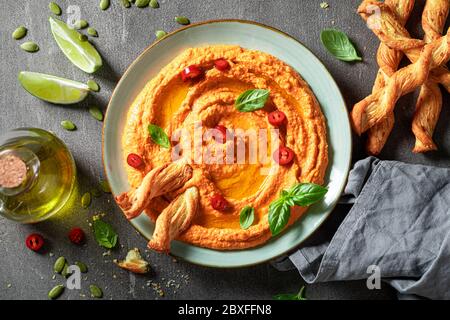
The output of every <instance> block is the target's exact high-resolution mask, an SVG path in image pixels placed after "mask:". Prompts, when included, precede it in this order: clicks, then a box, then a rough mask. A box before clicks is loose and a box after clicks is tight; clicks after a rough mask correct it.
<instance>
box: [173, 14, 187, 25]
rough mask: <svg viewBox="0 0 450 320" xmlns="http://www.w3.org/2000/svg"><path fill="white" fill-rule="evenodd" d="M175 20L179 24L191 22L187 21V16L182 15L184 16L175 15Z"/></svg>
mask: <svg viewBox="0 0 450 320" xmlns="http://www.w3.org/2000/svg"><path fill="white" fill-rule="evenodd" d="M175 21H176V22H178V23H179V24H181V25H183V26H185V25H188V24H190V23H191V21H189V19H188V18H186V17H184V16H178V17H175Z"/></svg>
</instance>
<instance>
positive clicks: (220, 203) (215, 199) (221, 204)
mask: <svg viewBox="0 0 450 320" xmlns="http://www.w3.org/2000/svg"><path fill="white" fill-rule="evenodd" d="M211 206H212V207H213V208H214V209H216V210H218V211H225V210H227V209H228V207H229V204H228V201H227V200H226V199H225V198H224V197H223V196H222V195H221V194H219V193H216V194H215V195H213V196H212V197H211Z"/></svg>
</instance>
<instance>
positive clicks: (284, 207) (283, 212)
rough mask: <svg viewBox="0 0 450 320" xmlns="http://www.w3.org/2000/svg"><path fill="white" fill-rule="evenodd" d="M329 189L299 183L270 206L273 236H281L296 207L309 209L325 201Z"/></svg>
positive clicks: (283, 192) (284, 191)
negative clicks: (292, 210) (312, 205)
mask: <svg viewBox="0 0 450 320" xmlns="http://www.w3.org/2000/svg"><path fill="white" fill-rule="evenodd" d="M327 191H328V189H327V188H324V187H322V186H320V185H318V184H314V183H299V184H297V185H295V186H293V187H292V188H290V189H289V190H283V191H281V196H280V198H278V199H277V200H275V201H273V202H272V203H271V204H270V205H269V215H268V219H269V227H270V231H271V232H272V235H273V236H275V235H277V234H279V233H280V232H281V231H282V230H283V228H284V227H285V226H286V225H287V223H288V221H289V218H290V216H291V207H293V206H294V205H296V206H302V207H307V206H310V205H311V204H313V203H316V202H317V201H319V200H321V199H323V197H324V196H325V194H326V193H327Z"/></svg>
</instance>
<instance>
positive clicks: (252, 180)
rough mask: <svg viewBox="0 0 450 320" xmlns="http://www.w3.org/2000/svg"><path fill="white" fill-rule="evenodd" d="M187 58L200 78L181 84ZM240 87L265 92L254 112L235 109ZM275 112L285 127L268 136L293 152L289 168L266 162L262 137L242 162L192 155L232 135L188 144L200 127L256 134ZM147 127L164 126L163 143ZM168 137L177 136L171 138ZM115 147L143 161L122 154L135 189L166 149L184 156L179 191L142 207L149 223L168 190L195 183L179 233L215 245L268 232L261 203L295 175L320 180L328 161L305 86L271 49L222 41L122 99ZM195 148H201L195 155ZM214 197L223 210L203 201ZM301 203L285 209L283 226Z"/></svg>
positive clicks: (319, 120)
mask: <svg viewBox="0 0 450 320" xmlns="http://www.w3.org/2000/svg"><path fill="white" fill-rule="evenodd" d="M217 59H225V60H226V61H228V63H229V65H230V67H229V69H228V70H225V71H220V70H218V69H217V68H215V67H214V61H216V60H217ZM191 65H196V66H199V67H200V68H202V70H204V75H203V77H202V78H201V79H198V80H196V81H186V82H185V81H183V80H182V79H181V77H180V73H181V72H182V71H183V70H184V69H185V68H187V67H188V66H191ZM249 89H267V90H270V97H269V99H268V101H267V103H266V105H265V107H264V108H263V109H260V110H256V111H253V112H241V111H239V110H237V109H236V108H235V101H236V99H237V98H238V96H239V95H240V94H241V93H242V92H244V91H246V90H249ZM274 110H280V111H282V112H283V113H284V114H285V115H286V118H287V119H286V123H285V125H284V126H282V127H280V128H278V129H279V136H278V138H277V139H278V140H279V141H277V142H278V143H279V144H281V145H285V146H287V147H289V148H290V149H291V150H293V151H294V153H295V157H294V160H293V162H292V163H291V164H290V165H289V166H279V165H277V164H276V163H274V161H273V159H272V156H271V154H272V152H273V146H272V142H270V141H269V142H268V143H267V145H266V147H267V150H266V152H265V156H266V157H265V158H264V157H263V158H264V159H265V160H264V161H262V160H259V161H251V160H252V159H250V158H251V156H250V155H249V154H247V153H246V154H245V155H244V163H242V162H239V161H237V156H236V154H234V156H233V157H232V159H231V160H232V161H230V159H228V160H224V161H223V162H225V163H205V161H201V157H202V155H204V152H206V151H205V150H210V149H208V148H209V147H214V148H215V149H214V150H215V151H214V152H213V154H214V153H215V154H217V153H219V154H224V153H226V152H227V148H228V147H230V144H231V148H232V149H233V148H235V144H234V145H233V142H234V140H233V141H227V142H226V143H223V144H219V143H217V142H216V141H215V140H214V139H213V138H211V139H205V137H203V139H201V140H200V142H198V141H197V142H195V139H194V138H193V137H194V136H195V133H196V132H197V134H198V132H201V134H204V133H205V132H206V131H207V129H210V128H215V127H216V126H217V125H222V126H224V127H226V128H227V129H228V130H230V131H233V130H236V129H242V130H249V129H254V130H255V131H256V132H260V129H266V130H267V132H269V131H270V130H271V129H273V126H272V125H271V124H270V123H269V122H268V114H269V113H270V112H272V111H274ZM150 124H155V125H157V126H159V127H161V128H162V129H163V130H164V131H165V132H166V133H167V135H168V136H169V137H170V138H171V139H172V148H170V149H166V148H162V147H161V146H159V145H158V144H156V143H154V142H153V141H152V139H151V138H150V136H149V132H148V126H149V125H150ZM180 129H182V130H184V131H180ZM263 131H264V130H263ZM180 132H182V133H181V134H180ZM174 139H175V140H177V142H173V140H174ZM192 140H194V141H192ZM260 140H261V139H259V138H258V139H256V141H260ZM242 141H243V143H244V144H245V145H247V144H250V142H249V141H250V140H249V138H248V137H247V138H245V137H244V139H243V140H242ZM122 146H123V153H124V155H125V158H126V155H128V154H130V153H135V154H139V155H140V156H141V157H142V159H143V161H144V163H145V166H144V167H143V168H142V169H140V170H136V169H134V168H132V167H130V166H128V165H127V164H126V159H124V161H125V166H126V167H127V174H128V180H129V183H130V185H131V187H134V188H137V187H138V186H139V185H140V184H141V183H142V181H143V179H144V177H145V175H146V174H147V173H148V172H149V171H150V170H152V169H153V168H155V167H157V166H161V165H164V164H166V163H169V162H172V161H173V153H174V152H175V151H177V153H178V155H179V156H180V157H183V158H184V159H186V160H187V161H188V162H189V164H190V166H191V167H192V178H190V179H189V180H188V181H187V182H186V183H185V184H184V186H183V187H181V188H180V189H179V190H177V191H175V192H172V193H169V194H166V195H163V196H160V197H158V198H155V199H153V200H152V201H151V202H150V204H149V205H148V207H147V208H146V210H145V212H146V213H147V214H148V215H149V216H150V218H151V219H153V220H155V219H156V218H157V217H158V215H159V213H160V212H161V211H162V210H163V209H164V208H165V207H167V206H168V205H169V203H170V202H171V201H172V200H173V199H174V198H175V197H176V196H177V195H179V194H181V193H182V192H184V191H185V190H187V189H188V188H191V187H194V186H195V187H197V189H198V193H199V199H200V200H199V206H198V212H197V214H196V215H195V218H194V220H193V222H192V223H191V225H190V226H189V227H188V228H187V230H185V231H184V232H183V233H182V234H181V235H179V236H178V239H179V240H181V241H185V242H188V243H191V244H194V245H198V246H202V247H207V248H214V249H221V250H229V249H242V248H248V247H253V246H256V245H259V244H262V243H264V242H265V241H267V240H268V239H270V238H271V232H270V230H269V224H268V219H267V215H268V206H269V204H270V203H271V202H272V201H274V200H275V199H277V197H278V196H279V194H280V192H281V191H282V190H284V189H287V188H290V187H292V186H293V185H295V184H296V183H298V182H313V183H317V184H322V183H323V178H324V174H325V170H326V168H327V163H328V151H327V148H328V147H327V139H326V124H325V119H324V116H323V114H322V112H321V110H320V106H319V104H318V102H317V100H316V98H315V96H314V94H313V92H312V91H311V89H310V88H309V86H308V85H307V83H306V82H305V81H304V80H303V79H302V78H301V77H300V75H299V74H298V73H297V72H296V71H295V70H294V69H292V68H291V67H290V66H289V65H287V64H286V63H284V62H282V61H280V60H279V59H277V58H275V57H274V56H271V55H269V54H266V53H263V52H260V51H255V50H247V49H244V48H241V47H239V46H228V45H227V46H225V45H218V46H207V47H200V48H191V49H187V50H185V51H184V52H183V53H181V54H180V55H179V56H178V57H176V58H175V59H174V60H172V61H171V62H170V63H169V64H168V65H167V66H165V67H164V68H163V69H162V70H161V71H160V72H159V74H158V75H157V76H156V77H155V78H153V79H152V80H151V81H150V82H149V83H148V84H147V85H146V86H145V88H144V89H143V90H142V91H141V93H140V94H139V96H138V97H137V98H136V100H135V101H134V102H133V104H132V105H131V107H130V109H129V113H128V117H127V121H126V126H125V129H124V133H123V140H122ZM197 149H201V150H202V151H201V152H197V151H196V150H197ZM258 149H261V146H259V147H258ZM228 150H229V149H228ZM259 156H261V155H259ZM199 159H200V160H199ZM253 160H254V159H253ZM214 194H221V195H223V196H224V197H225V199H226V200H227V201H228V204H229V208H228V210H226V212H222V211H218V210H216V209H214V208H213V207H212V205H211V197H212V196H213V195H214ZM246 206H251V207H253V208H254V209H255V220H254V222H253V224H252V225H251V226H250V227H249V228H248V229H246V230H244V229H242V228H241V227H240V223H239V215H240V212H241V210H242V209H243V208H244V207H246ZM306 210H307V208H301V207H294V208H292V210H291V217H290V220H289V224H291V223H293V222H294V221H295V220H297V219H298V218H299V217H300V216H301V215H302V214H303V213H304V212H305V211H306Z"/></svg>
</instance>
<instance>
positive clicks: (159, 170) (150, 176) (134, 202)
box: [116, 160, 192, 219]
mask: <svg viewBox="0 0 450 320" xmlns="http://www.w3.org/2000/svg"><path fill="white" fill-rule="evenodd" d="M191 177H192V167H191V166H189V165H188V164H187V163H186V162H184V161H181V160H180V161H176V162H171V163H168V164H165V165H162V166H160V167H156V168H154V169H152V170H151V171H150V172H149V173H147V175H146V176H145V177H144V179H143V180H142V183H141V185H140V186H139V187H138V188H136V189H132V190H130V191H128V192H124V193H122V194H120V195H119V196H117V197H116V201H117V204H118V205H119V206H120V207H121V208H122V210H123V212H124V213H125V216H126V217H127V218H128V219H132V218H135V217H137V216H138V215H139V214H141V213H142V211H143V210H144V209H145V208H146V207H147V206H148V205H149V203H150V200H152V199H153V198H156V197H159V196H161V195H163V194H166V193H168V192H171V191H175V190H177V189H179V188H181V187H182V186H183V185H184V184H185V183H186V182H187V181H188V180H189V179H191Z"/></svg>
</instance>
